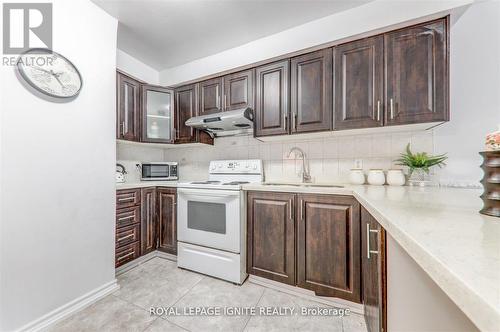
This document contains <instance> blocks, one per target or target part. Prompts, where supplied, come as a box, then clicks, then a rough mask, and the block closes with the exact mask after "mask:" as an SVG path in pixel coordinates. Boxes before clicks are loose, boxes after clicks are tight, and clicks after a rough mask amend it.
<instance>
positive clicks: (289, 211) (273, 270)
mask: <svg viewBox="0 0 500 332" xmlns="http://www.w3.org/2000/svg"><path fill="white" fill-rule="evenodd" d="M294 201H295V195H294V194H289V193H271V192H250V193H249V194H248V207H247V212H248V218H247V219H248V221H247V227H248V233H247V236H248V239H247V248H248V251H247V272H248V273H250V274H254V275H257V276H261V277H264V278H268V279H272V280H275V281H279V282H283V283H286V284H290V285H294V284H295V220H294Z"/></svg>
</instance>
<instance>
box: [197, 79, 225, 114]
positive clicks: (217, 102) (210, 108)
mask: <svg viewBox="0 0 500 332" xmlns="http://www.w3.org/2000/svg"><path fill="white" fill-rule="evenodd" d="M222 109H223V108H222V77H217V78H212V79H210V80H206V81H203V82H201V83H200V112H199V115H206V114H211V113H217V112H222Z"/></svg>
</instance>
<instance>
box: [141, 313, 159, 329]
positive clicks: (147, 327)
mask: <svg viewBox="0 0 500 332" xmlns="http://www.w3.org/2000/svg"><path fill="white" fill-rule="evenodd" d="M158 318H160V317H156V318H155V319H153V320H152V321H151V323H149V324H148V325H147V326H146V327H145V328H144V329H143V330H142V332H144V331H146V330H147V329H149V328H150V327H151V325H153V324H154V322H156V321H157V320H158Z"/></svg>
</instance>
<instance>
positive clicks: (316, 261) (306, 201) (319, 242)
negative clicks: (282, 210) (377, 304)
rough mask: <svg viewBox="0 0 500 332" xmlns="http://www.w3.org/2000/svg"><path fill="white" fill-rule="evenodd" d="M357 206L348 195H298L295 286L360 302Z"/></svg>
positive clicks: (322, 294)
mask: <svg viewBox="0 0 500 332" xmlns="http://www.w3.org/2000/svg"><path fill="white" fill-rule="evenodd" d="M359 214H360V205H359V203H358V202H357V201H356V200H355V199H354V198H353V197H349V196H334V195H316V194H300V195H298V203H297V285H298V286H299V287H303V288H307V289H310V290H313V291H314V292H315V293H316V295H320V296H335V297H340V298H343V299H346V300H349V301H353V302H358V303H360V302H361V266H360V247H361V245H360V238H359V236H360V232H359V222H360V220H359V218H360V216H359Z"/></svg>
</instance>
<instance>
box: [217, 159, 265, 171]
mask: <svg viewBox="0 0 500 332" xmlns="http://www.w3.org/2000/svg"><path fill="white" fill-rule="evenodd" d="M262 168H263V167H262V160H260V159H251V160H214V161H211V162H210V167H209V173H211V174H221V173H222V174H245V173H251V174H262V172H263V169H262Z"/></svg>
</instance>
